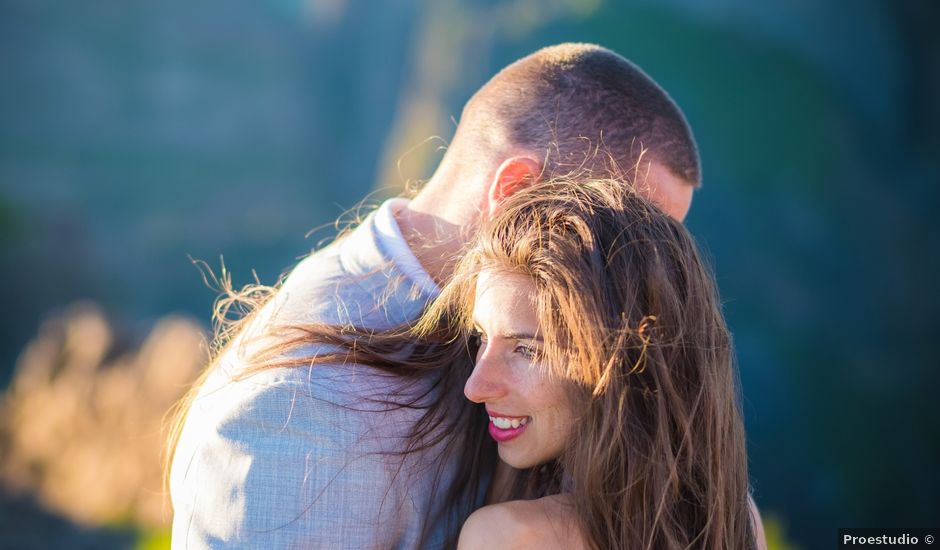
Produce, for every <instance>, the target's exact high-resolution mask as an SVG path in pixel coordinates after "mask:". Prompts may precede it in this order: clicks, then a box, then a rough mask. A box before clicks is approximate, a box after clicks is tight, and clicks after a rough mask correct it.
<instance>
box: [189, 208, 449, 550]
mask: <svg viewBox="0 0 940 550" xmlns="http://www.w3.org/2000/svg"><path fill="white" fill-rule="evenodd" d="M400 201H401V199H398V200H396V201H393V202H389V203H386V204H384V205H383V206H382V207H381V208H380V209H379V210H378V211H377V212H375V213H373V214H372V215H370V216H369V217H368V218H367V219H366V220H365V221H364V222H363V223H362V225H360V226H359V227H358V228H357V229H355V230H354V231H353V232H351V233H350V234H349V235H347V236H346V237H345V238H342V239H340V240H338V241H336V242H334V243H333V244H331V245H330V246H328V247H327V248H325V249H323V250H321V251H319V252H316V253H314V254H313V255H311V256H309V257H308V258H306V259H305V260H304V261H302V262H301V263H300V264H299V265H298V266H297V267H296V268H295V269H294V270H293V272H292V273H291V275H290V276H289V277H288V278H287V280H286V281H285V282H284V284H283V285H282V287H281V288H280V289H279V290H278V292H277V293H276V294H275V296H274V297H273V298H272V299H271V300H270V302H269V303H268V304H266V305H265V306H264V308H263V309H262V310H261V312H260V313H259V315H258V316H257V317H256V318H255V319H254V320H253V321H252V322H251V323H250V325H249V326H248V327H247V328H246V330H244V331H243V332H242V333H241V334H240V335H239V336H238V337H237V338H236V339H235V340H234V341H233V342H232V343H231V344H230V345H229V346H228V348H227V349H226V351H225V352H224V353H223V354H222V356H221V357H220V359H219V361H218V364H217V366H216V368H215V369H214V370H213V371H212V372H211V374H210V375H209V376H208V378H207V380H206V382H205V384H204V385H203V386H202V388H201V390H200V391H199V394H198V396H197V398H196V399H195V401H194V403H193V405H192V408H191V410H190V412H189V415H188V417H187V419H186V422H185V425H184V427H183V431H182V434H181V438H180V441H179V444H178V447H177V450H176V454H175V456H174V459H173V464H172V470H171V474H170V486H171V497H172V501H173V509H174V518H173V548H174V549H182V548H194V549H201V548H266V549H269V550H274V549H281V548H356V549H366V548H402V549H405V548H417V547H418V544H419V539H420V535H421V532H422V530H423V529H424V528H425V526H426V523H427V522H429V521H430V520H431V518H433V517H436V515H437V513H438V512H439V510H438V507H439V506H440V505H441V501H442V500H443V498H442V493H443V492H446V489H447V488H448V486H449V485H448V484H449V482H450V480H451V478H452V475H453V471H452V468H450V465H447V464H445V465H444V466H443V471H442V473H441V475H442V477H441V478H440V482H441V485H440V491H441V492H438V493H437V497H436V498H434V497H433V496H432V494H431V487H432V485H433V483H434V481H435V478H436V476H438V475H439V472H438V468H437V466H438V461H437V460H436V458H437V454H436V451H437V450H438V449H436V448H432V449H429V450H427V451H423V452H420V453H412V454H410V455H408V456H407V457H405V458H404V459H402V458H401V457H397V456H394V453H395V452H398V451H401V450H403V449H404V445H405V443H406V439H407V436H408V435H409V433H410V430H411V428H412V427H413V425H414V423H415V421H417V420H418V418H420V416H421V414H423V411H421V410H415V409H408V408H392V407H389V406H387V405H384V404H382V403H380V402H379V401H381V400H382V399H383V398H387V397H388V395H389V393H390V391H392V390H393V389H396V388H398V386H397V384H399V380H397V379H396V377H394V376H392V375H389V374H386V373H383V372H381V371H378V370H376V369H373V368H370V367H366V366H362V365H355V364H319V365H314V366H310V365H304V364H303V363H300V362H299V361H298V365H297V366H293V367H289V368H274V369H271V368H269V369H265V370H262V371H260V372H257V373H253V374H250V375H247V376H245V373H244V372H243V369H244V368H245V365H246V358H247V357H249V356H250V355H251V354H252V352H253V351H256V350H258V349H260V348H261V347H263V346H265V345H266V344H268V343H270V342H271V341H272V340H271V332H272V329H274V328H276V327H278V326H286V325H297V324H304V323H329V324H345V323H352V324H354V325H357V326H360V327H366V328H375V329H381V328H387V327H390V326H395V325H399V324H402V323H405V322H407V321H410V320H413V319H415V318H416V317H417V316H418V315H419V314H420V312H421V311H422V310H423V308H424V307H425V305H426V304H427V302H428V301H429V300H430V299H432V298H433V297H434V295H435V294H436V293H437V292H438V289H437V286H436V285H435V284H434V282H433V281H432V280H431V279H430V277H428V275H427V273H425V272H424V270H423V269H421V267H420V264H418V262H417V260H415V259H414V256H413V255H412V254H411V252H410V250H409V249H408V247H407V244H405V242H404V239H402V238H401V234H400V232H399V231H398V226H397V224H396V223H395V220H394V216H393V215H392V209H393V208H399V207H401V206H402V205H403V203H402V202H400ZM327 349H328V348H326V347H325V346H317V345H308V346H306V347H305V348H303V349H300V350H297V351H296V357H298V358H299V357H302V356H309V355H310V354H312V353H316V352H318V351H325V350H327ZM240 375H241V376H240ZM413 389H414V390H415V391H420V390H421V389H422V388H421V387H416V388H413ZM430 398H433V393H432V394H431V397H430ZM443 523H444V522H443V521H441V522H439V524H435V525H428V528H429V529H430V531H431V533H432V536H431V538H430V541H429V543H428V544H426V545H425V547H430V548H437V547H440V546H441V545H442V544H443V540H444V539H445V538H446V536H447V535H448V533H446V532H445V526H444V525H443Z"/></svg>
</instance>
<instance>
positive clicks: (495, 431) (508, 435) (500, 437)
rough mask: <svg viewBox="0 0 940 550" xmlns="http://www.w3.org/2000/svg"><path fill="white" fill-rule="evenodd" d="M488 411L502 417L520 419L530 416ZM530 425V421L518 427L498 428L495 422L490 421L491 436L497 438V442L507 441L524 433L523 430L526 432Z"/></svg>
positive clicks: (491, 414) (492, 414)
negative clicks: (506, 414) (507, 414)
mask: <svg viewBox="0 0 940 550" xmlns="http://www.w3.org/2000/svg"><path fill="white" fill-rule="evenodd" d="M486 412H487V414H489V415H490V416H498V417H501V418H518V419H520V420H522V419H524V418H528V417H525V416H505V415H502V414H499V413H496V412H493V411H486ZM528 426H529V423H528V422H527V423H525V424H522V425H521V426H519V427H518V428H506V429H503V428H497V427H496V424H493V422H492V421H490V437H492V438H493V439H495V440H496V442H497V443H505V442H507V441H509V440H512V439H515V438H517V437H519V436H520V435H522V432H524V431H525V429H526V428H527V427H528Z"/></svg>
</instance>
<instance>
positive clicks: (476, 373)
mask: <svg viewBox="0 0 940 550" xmlns="http://www.w3.org/2000/svg"><path fill="white" fill-rule="evenodd" d="M494 351H495V350H494V349H493V346H488V347H487V348H486V349H485V350H484V351H483V353H481V354H480V355H479V357H478V358H477V362H476V365H474V367H473V372H472V373H470V378H468V379H467V383H466V384H465V385H464V387H463V394H464V395H465V396H466V397H467V399H469V400H470V401H473V402H474V403H483V402H484V401H493V400H495V399H497V398H499V397H502V396H503V395H505V394H506V389H507V385H506V381H505V379H504V378H505V371H506V369H505V365H504V364H503V361H502V360H501V359H500V358H499V356H498V354H496V353H494Z"/></svg>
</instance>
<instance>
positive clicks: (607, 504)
mask: <svg viewBox="0 0 940 550" xmlns="http://www.w3.org/2000/svg"><path fill="white" fill-rule="evenodd" d="M494 268H495V269H504V270H510V271H513V272H516V273H522V274H525V275H527V276H529V277H531V278H532V280H533V281H534V282H535V284H536V288H537V300H536V303H537V315H538V318H539V324H540V327H541V330H542V332H543V335H544V336H543V337H544V346H545V362H546V364H548V365H551V368H552V369H553V371H554V372H555V374H557V375H558V376H559V377H561V378H563V379H564V380H567V381H569V382H570V384H569V386H570V387H571V397H572V403H573V406H574V407H575V414H576V416H577V418H578V421H577V426H578V431H577V434H575V435H574V436H573V437H571V438H569V444H568V447H567V448H566V449H565V451H564V452H563V454H562V456H560V457H558V459H557V460H556V461H555V462H553V463H552V464H547V465H541V466H539V467H535V468H531V469H528V470H523V471H517V472H516V475H515V479H514V482H513V483H512V484H511V486H510V487H508V488H507V489H508V490H507V491H505V492H504V493H503V494H504V495H505V496H506V497H507V498H511V499H531V498H538V497H541V496H545V495H549V494H554V493H560V492H564V493H567V494H568V495H569V497H570V503H571V504H572V509H573V511H574V514H575V516H576V518H577V521H578V524H579V526H580V528H581V530H582V534H583V535H584V539H585V540H586V541H587V543H588V544H589V546H590V547H592V548H598V549H602V548H638V549H640V548H642V549H659V548H669V549H673V548H676V549H678V548H707V549H738V548H752V547H754V544H755V542H754V541H755V538H754V533H753V526H752V524H751V520H750V516H749V513H748V477H747V475H748V474H747V458H746V451H745V442H744V427H743V422H742V416H741V412H740V408H739V399H738V393H739V389H738V382H737V375H736V370H735V366H734V361H733V354H732V347H731V338H730V334H729V331H728V329H727V326H726V324H725V322H724V319H723V316H722V313H721V307H720V302H719V300H718V296H717V292H716V288H715V284H714V280H713V277H712V275H711V273H710V271H709V270H708V268H707V267H706V265H705V263H704V262H703V261H702V259H701V257H700V254H699V252H698V250H697V248H696V246H695V243H694V241H693V239H692V238H691V236H690V235H689V233H688V232H687V230H686V229H685V227H684V226H683V225H682V224H681V223H679V222H677V221H675V220H673V219H671V218H669V217H668V216H666V215H665V214H664V213H662V212H661V211H660V210H659V209H658V208H656V207H655V206H653V205H652V204H651V203H650V202H649V201H647V200H646V199H644V198H642V197H640V196H638V195H636V194H635V193H634V192H632V191H631V190H630V188H629V187H628V186H627V185H626V184H625V183H624V182H621V181H601V180H598V181H592V182H588V183H583V182H582V183H573V182H569V181H553V182H548V183H543V184H538V185H536V186H533V187H532V188H530V189H527V190H524V191H521V192H519V193H517V194H516V195H514V196H512V197H510V198H509V199H508V200H507V201H506V202H505V203H504V205H503V206H502V208H501V209H500V212H499V213H498V214H497V215H496V216H495V218H494V219H492V220H490V221H489V222H488V223H487V224H486V225H485V226H484V227H483V228H482V229H481V231H480V232H479V234H478V236H477V238H476V239H475V240H474V242H473V243H471V245H470V246H469V248H468V249H467V250H466V253H465V254H464V255H463V256H462V259H461V261H460V262H459V263H458V265H457V269H456V271H455V274H454V276H453V277H452V279H451V280H450V281H449V282H448V284H447V285H446V286H445V287H444V289H443V291H442V294H441V296H440V297H439V298H438V299H436V300H435V301H434V302H433V303H432V304H431V305H430V307H428V308H427V309H426V311H425V312H424V314H423V315H422V317H421V318H420V319H418V320H417V322H416V323H415V324H414V325H412V326H406V327H398V328H395V329H392V330H388V331H384V332H375V331H371V330H366V329H364V328H362V327H356V326H344V327H332V326H323V325H315V326H303V327H288V328H285V329H283V331H282V333H281V334H280V335H279V338H278V343H277V344H276V345H274V346H271V347H269V348H268V349H267V350H265V351H264V352H263V353H261V354H259V355H257V356H255V357H254V361H253V367H252V369H262V368H273V367H292V366H308V365H310V364H311V362H313V363H327V362H334V363H335V362H346V361H352V362H355V363H360V364H366V365H371V366H374V367H376V368H379V369H382V370H385V371H388V372H394V373H397V374H398V375H400V377H401V379H402V381H403V383H408V382H409V381H415V380H423V379H430V380H433V384H432V385H431V390H429V392H428V393H424V394H422V395H421V396H419V398H417V399H415V398H412V399H400V398H399V399H396V398H395V397H394V396H390V397H389V403H390V404H391V405H392V406H401V407H419V408H422V409H424V410H425V412H424V414H423V416H422V419H421V421H419V422H418V423H417V424H416V425H415V427H414V429H413V431H412V435H411V438H410V439H409V442H408V444H407V445H406V446H405V447H404V448H403V451H402V453H403V454H407V453H411V452H416V451H420V450H426V449H430V448H431V447H432V446H434V445H440V446H441V448H442V449H443V451H442V452H441V453H440V455H439V456H438V462H439V468H440V470H439V471H443V468H444V467H445V465H446V464H448V463H451V464H453V463H454V462H456V463H457V468H456V472H457V478H456V479H455V480H454V482H453V484H452V485H451V486H450V487H448V488H447V489H446V490H445V491H444V492H443V493H441V494H440V495H437V496H434V497H433V498H442V499H444V502H445V503H447V505H446V506H445V507H444V510H446V513H447V519H448V520H449V521H451V522H452V523H453V525H451V534H452V535H453V537H455V536H456V530H457V529H456V528H457V527H459V523H460V522H462V521H463V519H465V518H466V517H467V515H468V514H469V513H470V512H471V511H472V504H473V503H474V502H476V501H477V499H475V498H473V495H478V494H480V491H481V488H485V487H484V484H485V483H486V481H487V480H488V479H489V477H490V472H491V471H492V467H493V463H494V460H495V448H494V445H493V442H492V441H491V440H490V439H489V437H488V436H487V435H486V421H487V417H486V413H485V411H484V409H483V408H482V406H480V405H477V404H473V403H471V402H469V401H467V400H466V399H465V398H464V397H463V395H462V389H463V385H464V382H465V381H466V379H467V377H468V376H469V373H470V372H471V369H472V366H473V357H474V355H475V341H474V335H473V331H472V320H471V317H472V311H473V297H474V289H475V285H476V278H477V275H478V274H479V273H480V272H481V271H482V270H485V269H494ZM252 292H253V293H254V294H251V293H252ZM269 294H270V292H259V291H258V289H257V288H252V289H246V291H244V292H242V293H235V292H229V295H228V297H227V298H225V299H224V300H223V303H224V304H226V306H230V305H232V304H241V307H243V308H246V307H247V311H249V312H250V311H252V310H253V309H256V308H257V306H258V305H259V304H260V303H262V302H263V298H264V297H266V296H267V295H269ZM252 296H254V299H256V300H257V303H252V302H251V300H252V299H253V298H252ZM258 297H261V299H258ZM244 319H250V314H249V316H248V317H245V318H243V319H242V321H241V322H242V323H243V322H244ZM232 326H234V327H235V328H234V329H233V328H231V327H232ZM239 326H240V324H239V323H235V324H234V325H231V324H230V326H229V329H228V332H224V331H222V332H220V334H223V335H224V334H229V335H231V334H232V333H233V330H238V328H239ZM311 342H317V343H329V344H334V345H336V346H337V348H336V349H337V351H336V353H333V354H321V355H319V356H317V357H312V358H309V360H307V359H302V360H299V359H297V358H296V355H294V356H293V357H286V356H285V354H284V353H283V352H285V351H288V350H292V349H297V348H298V347H299V346H303V345H305V344H309V343H311ZM219 349H221V348H219ZM197 391H198V387H195V388H194V389H193V391H192V392H191V394H190V396H189V397H188V398H187V399H184V401H182V402H181V404H180V407H179V408H178V411H177V415H176V420H175V423H174V428H173V430H172V432H171V438H170V442H169V447H168V448H169V450H170V456H172V450H173V447H174V446H175V442H176V440H177V439H178V436H179V431H180V430H181V429H182V425H183V422H184V420H185V415H186V414H187V411H188V409H189V406H190V404H191V401H192V399H193V397H194V396H195V394H196V392H197ZM429 524H430V522H429ZM455 540H456V539H455V538H452V539H451V540H450V543H451V544H453V543H454V542H455Z"/></svg>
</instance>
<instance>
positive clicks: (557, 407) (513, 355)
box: [464, 270, 574, 468]
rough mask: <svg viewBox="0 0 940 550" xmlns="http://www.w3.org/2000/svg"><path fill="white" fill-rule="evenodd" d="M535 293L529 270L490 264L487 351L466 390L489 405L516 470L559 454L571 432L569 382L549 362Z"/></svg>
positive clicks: (485, 290)
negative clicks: (552, 373)
mask: <svg viewBox="0 0 940 550" xmlns="http://www.w3.org/2000/svg"><path fill="white" fill-rule="evenodd" d="M535 298H536V288H535V283H534V282H533V281H532V279H530V278H529V277H526V276H524V275H518V274H513V273H507V272H505V271H496V270H487V271H484V272H482V273H481V274H480V276H479V278H478V280H477V286H476V301H475V305H474V308H473V318H474V323H475V325H476V330H477V331H479V333H480V351H479V352H478V354H477V362H476V366H475V367H474V369H473V373H472V374H471V375H470V378H469V379H468V380H467V384H466V386H465V387H464V394H465V395H466V396H467V399H469V400H471V401H473V402H475V403H485V404H486V411H487V414H488V415H489V417H490V425H489V430H490V435H491V436H492V437H493V439H495V440H496V442H497V443H498V445H499V456H500V458H502V459H503V461H504V462H506V463H507V464H509V465H510V466H512V467H514V468H529V467H531V466H535V465H538V464H542V463H545V462H548V461H550V460H552V459H555V458H557V457H558V456H560V455H561V452H562V450H563V449H564V447H565V444H566V442H567V441H568V439H569V437H571V434H572V425H573V416H574V415H573V412H572V407H571V404H570V400H569V398H568V396H567V393H566V392H565V389H566V382H565V381H564V380H562V379H561V378H559V377H558V376H550V375H549V369H548V366H547V365H546V364H544V363H543V359H542V355H543V354H542V336H541V334H542V331H541V330H540V327H539V323H538V318H537V316H536V310H535Z"/></svg>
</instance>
